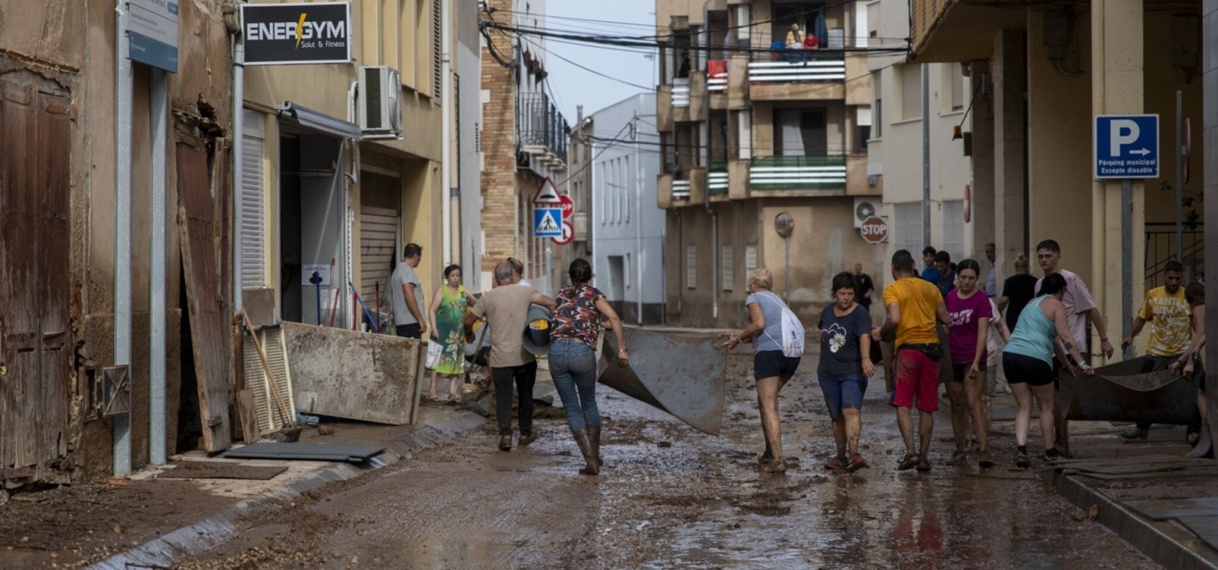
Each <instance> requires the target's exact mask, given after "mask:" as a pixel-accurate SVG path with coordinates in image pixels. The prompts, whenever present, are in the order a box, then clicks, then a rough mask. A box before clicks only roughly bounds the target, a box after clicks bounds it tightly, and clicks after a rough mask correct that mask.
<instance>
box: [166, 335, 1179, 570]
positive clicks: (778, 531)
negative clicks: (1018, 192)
mask: <svg viewBox="0 0 1218 570" xmlns="http://www.w3.org/2000/svg"><path fill="white" fill-rule="evenodd" d="M750 367H751V358H747V357H745V356H743V355H740V356H736V355H733V356H732V357H731V359H730V360H729V395H728V399H729V400H728V410H727V412H726V413H725V420H724V433H723V435H722V436H721V437H710V436H707V435H704V434H701V433H699V432H696V431H694V430H692V429H690V428H688V427H686V426H685V425H684V424H681V423H680V422H678V421H677V420H675V419H673V418H671V417H669V416H667V415H666V414H663V413H661V412H658V411H655V410H653V409H651V408H649V407H647V406H645V405H643V404H640V403H638V402H635V401H634V400H631V399H629V398H627V397H625V396H623V395H621V394H619V393H617V392H615V391H613V390H611V389H608V388H605V387H603V386H602V387H600V388H599V390H600V392H599V393H600V396H601V402H602V412H603V413H604V415H605V416H606V427H605V437H606V440H605V446H604V455H605V461H606V462H607V463H608V468H607V469H605V470H604V471H602V474H601V476H600V477H596V478H593V477H587V476H582V475H579V474H578V473H577V470H578V468H579V467H580V466H582V463H581V462H580V461H579V460H578V459H577V458H578V452H577V451H576V448H575V445H574V443H573V442H572V441H571V439H570V437H569V435H568V432H567V429H566V426H565V422H563V421H562V420H557V419H546V420H539V421H538V422H539V423H538V424H537V425H539V426H540V428H541V439H539V440H538V441H537V442H536V443H534V444H533V445H532V446H530V447H529V448H526V449H524V450H519V449H517V450H515V451H513V452H511V453H503V452H500V451H497V450H496V449H495V448H494V445H493V444H494V442H495V438H494V431H493V429H492V428H491V427H490V426H491V424H490V423H489V422H488V423H487V427H486V428H484V429H482V430H479V431H475V432H473V433H471V434H468V435H466V436H464V437H462V438H460V439H459V440H457V441H456V442H455V443H453V444H451V445H447V446H443V447H440V448H436V449H433V450H429V451H426V452H424V453H422V454H420V455H418V456H416V457H414V458H412V459H409V460H407V461H404V462H402V463H401V464H399V466H396V467H392V468H388V469H385V470H383V471H382V472H374V473H370V474H368V475H366V476H365V477H363V478H360V479H356V480H352V481H347V482H342V483H336V484H334V485H332V486H331V487H328V488H326V489H325V490H324V491H323V492H322V493H314V494H312V495H310V496H309V497H308V499H306V500H300V501H296V502H294V503H291V504H289V505H285V508H284V509H283V510H282V512H279V513H276V514H274V515H271V516H266V517H261V518H259V519H257V520H252V521H248V523H249V525H250V527H249V528H248V530H247V531H246V532H244V533H243V534H242V536H241V538H239V539H237V540H234V541H232V542H230V543H228V544H226V545H224V546H223V547H221V548H220V549H219V550H217V551H215V552H211V553H209V554H207V555H205V556H202V557H199V558H196V559H192V560H187V561H182V562H181V564H180V565H178V566H177V567H179V568H301V567H307V568H313V567H320V568H526V567H527V568H675V567H679V568H761V567H765V568H827V567H835V568H894V567H896V568H919V569H924V568H926V569H928V568H970V567H971V568H1070V567H1087V568H1130V569H1132V568H1139V569H1142V568H1154V567H1157V566H1156V565H1155V564H1154V563H1153V562H1151V561H1150V560H1148V559H1147V558H1145V557H1143V556H1142V555H1141V554H1139V553H1138V552H1137V551H1135V550H1133V549H1132V548H1131V547H1130V546H1129V545H1127V544H1126V543H1124V542H1122V541H1121V540H1119V539H1118V538H1116V537H1115V536H1114V535H1112V534H1111V533H1110V532H1109V531H1107V530H1106V529H1105V528H1104V527H1102V526H1101V525H1099V524H1098V523H1095V522H1092V521H1091V520H1090V519H1089V518H1088V516H1087V513H1084V512H1082V511H1080V510H1078V509H1076V508H1074V507H1072V506H1070V505H1068V504H1067V503H1066V502H1065V501H1064V500H1062V499H1061V498H1060V497H1059V496H1058V495H1057V494H1055V493H1054V492H1053V491H1052V490H1051V489H1049V488H1048V487H1047V486H1046V485H1045V484H1044V483H1042V482H1041V481H1040V480H1039V479H1037V478H1034V476H1033V474H1032V473H1031V472H1029V471H1022V470H1014V469H1013V468H1010V467H1008V466H1009V456H1010V454H1011V451H1012V449H1013V442H1012V437H1011V435H1010V434H1011V429H1012V427H1011V423H1010V422H999V423H996V424H995V427H994V431H995V432H996V433H995V450H996V451H997V452H998V456H999V457H1001V458H1003V459H1002V461H1001V462H1000V465H999V467H997V468H995V469H992V470H990V471H989V472H987V473H986V474H984V475H981V474H979V473H978V472H977V469H976V467H975V465H974V466H970V467H959V468H954V467H948V466H946V465H945V464H944V461H945V460H946V459H947V456H948V451H949V450H950V444H949V443H946V442H944V441H943V439H944V438H947V437H949V436H950V427H949V425H948V422H947V421H946V420H947V418H946V414H944V413H943V412H940V414H938V415H937V420H938V424H937V426H936V434H937V437H936V444H935V447H934V448H933V451H932V456H933V457H932V460H933V462H934V469H933V471H932V472H930V473H924V474H919V473H916V472H914V471H909V472H900V473H898V472H897V471H896V470H895V464H896V461H897V457H899V456H900V448H901V444H900V443H899V441H900V438H899V436H898V434H897V431H896V422H895V415H894V414H893V413H892V412H891V411H890V409H889V408H888V407H887V406H886V405H885V404H884V402H883V398H884V394H883V386H882V381H876V382H873V385H872V387H871V389H870V391H869V394H868V400H867V405H866V407H865V409H864V433H863V439H864V441H865V445H866V447H865V453H866V456H867V458H868V459H869V460H870V462H871V464H872V467H871V468H870V469H866V470H863V471H860V472H858V473H856V474H833V473H826V472H825V471H823V470H822V469H821V468H820V465H821V464H822V463H823V462H824V460H826V459H827V458H828V457H829V456H830V454H831V453H832V448H833V444H832V437H831V435H830V432H829V422H828V418H827V416H826V415H825V414H824V412H823V409H824V404H823V401H822V398H821V396H820V389H819V387H818V386H817V385H816V381H815V374H814V370H815V357H814V356H810V357H808V358H806V359H805V361H804V363H803V364H802V365H801V368H800V370H801V373H800V374H799V375H798V376H797V377H796V379H795V380H794V381H793V382H792V383H791V384H789V385H788V387H787V389H786V390H785V391H784V393H783V395H782V396H783V398H782V404H783V410H782V413H783V417H784V419H785V423H784V430H785V438H784V441H785V443H786V446H787V448H788V452H787V453H788V456H789V457H790V459H789V461H790V462H795V463H792V465H793V466H794V467H793V468H792V469H790V470H788V472H787V473H786V474H785V475H769V474H759V473H758V472H757V471H756V470H755V464H756V459H755V458H756V455H757V453H758V452H759V451H760V449H761V435H760V429H759V427H758V425H759V424H758V417H757V412H756V410H755V404H754V400H753V392H752V388H751V374H750ZM1034 447H1035V446H1034ZM1037 466H1039V464H1038V463H1034V465H1033V468H1034V469H1035V467H1037Z"/></svg>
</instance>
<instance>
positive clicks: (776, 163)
mask: <svg viewBox="0 0 1218 570" xmlns="http://www.w3.org/2000/svg"><path fill="white" fill-rule="evenodd" d="M749 185H750V186H751V187H752V189H753V190H825V189H839V188H843V187H845V185H846V157H845V156H766V157H758V158H754V159H753V163H752V165H751V166H750V167H749Z"/></svg>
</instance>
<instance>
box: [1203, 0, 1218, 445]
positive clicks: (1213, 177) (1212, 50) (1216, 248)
mask: <svg viewBox="0 0 1218 570" xmlns="http://www.w3.org/2000/svg"><path fill="white" fill-rule="evenodd" d="M1201 13H1202V18H1203V20H1202V26H1203V27H1202V41H1201V45H1202V48H1201V51H1202V54H1203V55H1202V58H1203V59H1202V63H1201V68H1202V70H1203V71H1202V76H1201V77H1202V86H1203V89H1204V91H1205V97H1204V99H1205V111H1204V113H1205V114H1204V118H1203V121H1202V124H1203V127H1202V128H1203V131H1204V132H1203V135H1202V141H1203V142H1202V145H1201V152H1202V153H1203V160H1204V162H1205V219H1206V220H1218V0H1205V1H1204V3H1203V4H1202V8H1201ZM1205 264H1206V265H1207V266H1209V267H1218V224H1205ZM1210 335H1218V318H1214V317H1210V318H1207V319H1206V320H1205V336H1206V338H1208V337H1209V336H1210ZM1215 338H1218V337H1215ZM1205 352H1206V362H1209V363H1210V367H1209V368H1207V369H1206V372H1205V376H1206V378H1205V385H1206V386H1218V343H1207V344H1206V345H1205ZM1216 395H1218V390H1215V389H1213V388H1210V389H1209V398H1208V401H1207V404H1208V406H1207V407H1208V410H1207V414H1206V416H1207V417H1208V418H1209V428H1210V437H1211V438H1212V440H1213V441H1218V397H1216Z"/></svg>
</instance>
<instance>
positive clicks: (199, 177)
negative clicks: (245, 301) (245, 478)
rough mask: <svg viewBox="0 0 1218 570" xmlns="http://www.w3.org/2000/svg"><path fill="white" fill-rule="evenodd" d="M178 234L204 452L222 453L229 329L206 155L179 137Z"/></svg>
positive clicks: (227, 437) (228, 435)
mask: <svg viewBox="0 0 1218 570" xmlns="http://www.w3.org/2000/svg"><path fill="white" fill-rule="evenodd" d="M176 151H177V152H176V154H177V165H178V200H179V201H180V202H181V207H180V208H179V210H178V230H179V231H180V232H181V236H182V267H183V269H184V278H185V280H186V300H187V303H188V305H189V309H188V310H189V311H190V341H191V346H192V348H193V351H194V359H195V375H196V377H197V378H198V382H199V415H200V420H202V425H203V448H204V449H205V450H207V451H208V452H216V451H223V450H225V449H228V448H229V447H230V446H231V445H232V428H231V425H230V422H229V413H228V403H229V399H228V396H229V382H228V374H229V349H228V338H229V336H230V332H229V331H230V329H229V323H230V322H231V320H232V318H231V311H230V310H229V307H228V304H227V303H226V302H225V300H224V294H223V291H224V284H223V283H222V282H221V276H220V270H219V267H218V262H217V253H216V252H217V251H218V250H219V248H220V239H219V236H218V235H216V231H217V229H216V228H217V226H216V224H215V211H216V209H215V206H214V204H213V202H212V194H211V185H210V183H209V182H210V176H209V175H208V169H207V150H206V148H205V147H204V145H203V141H201V140H198V139H196V138H194V137H191V136H189V135H184V134H181V133H178V135H177V148H176Z"/></svg>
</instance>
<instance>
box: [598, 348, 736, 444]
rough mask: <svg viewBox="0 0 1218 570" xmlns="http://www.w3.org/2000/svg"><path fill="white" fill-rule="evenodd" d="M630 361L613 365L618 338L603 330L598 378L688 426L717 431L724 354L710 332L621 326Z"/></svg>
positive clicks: (725, 378)
mask: <svg viewBox="0 0 1218 570" xmlns="http://www.w3.org/2000/svg"><path fill="white" fill-rule="evenodd" d="M624 334H625V337H626V345H627V346H628V347H629V348H630V364H629V365H628V366H625V367H622V366H618V365H617V359H616V355H617V340H616V339H615V338H614V336H613V334H612V333H608V331H606V334H604V339H605V342H604V346H603V351H602V357H601V358H600V359H599V361H598V363H597V366H598V374H599V377H598V381H599V382H600V383H601V384H604V385H606V386H608V387H610V388H613V389H615V390H617V391H619V392H621V393H623V394H625V395H627V396H630V397H631V398H634V399H636V400H638V401H640V402H643V403H645V404H649V405H651V406H654V407H656V408H658V409H660V410H663V411H665V412H668V413H669V414H672V415H673V416H676V417H677V419H679V420H681V421H683V422H685V423H686V424H689V425H690V426H691V427H693V428H695V429H698V430H700V431H703V432H706V433H708V434H711V435H719V428H720V422H721V421H722V419H723V400H724V395H725V386H726V384H727V377H726V374H725V371H726V369H727V353H726V352H725V351H724V350H722V349H719V348H718V347H717V345H716V339H717V337H716V336H715V335H714V334H713V333H704V332H696V331H689V330H680V329H651V328H648V329H640V328H633V327H625V330H624Z"/></svg>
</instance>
